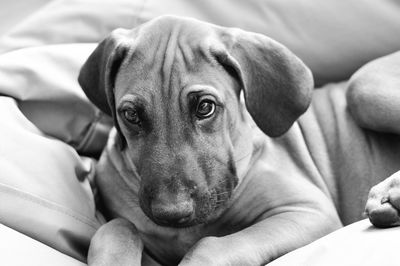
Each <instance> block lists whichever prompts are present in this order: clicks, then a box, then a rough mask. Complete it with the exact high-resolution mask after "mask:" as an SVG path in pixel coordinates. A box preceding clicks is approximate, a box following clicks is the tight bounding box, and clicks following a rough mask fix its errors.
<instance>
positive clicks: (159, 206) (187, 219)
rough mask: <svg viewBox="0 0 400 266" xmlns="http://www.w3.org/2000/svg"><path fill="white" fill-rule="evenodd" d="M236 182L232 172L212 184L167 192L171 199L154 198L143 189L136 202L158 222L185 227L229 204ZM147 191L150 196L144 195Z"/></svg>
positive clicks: (214, 215) (211, 218) (205, 219)
mask: <svg viewBox="0 0 400 266" xmlns="http://www.w3.org/2000/svg"><path fill="white" fill-rule="evenodd" d="M237 184H238V178H237V177H236V175H235V176H229V177H227V178H225V179H223V180H220V182H218V183H217V184H216V185H214V186H213V187H212V188H204V187H199V188H196V189H195V190H183V191H184V192H182V191H181V192H179V195H175V194H173V195H169V198H170V199H171V198H172V199H174V200H169V201H165V200H164V201H161V202H160V200H155V198H157V195H154V192H150V191H148V190H146V189H143V193H140V195H141V196H140V206H141V208H142V210H143V212H144V213H145V214H146V215H147V216H148V217H149V218H150V219H151V220H152V221H153V222H154V223H156V224H157V225H160V226H165V227H174V228H185V227H191V226H195V225H198V224H205V223H210V222H212V221H214V220H215V219H217V218H218V217H219V216H220V215H221V213H222V212H223V211H224V210H225V209H226V207H227V206H228V205H229V204H228V203H229V201H230V199H231V196H232V194H233V191H234V189H235V187H236V186H237ZM172 193H174V192H172ZM175 193H176V191H175ZM182 193H185V194H182ZM149 195H151V197H148V196H149Z"/></svg>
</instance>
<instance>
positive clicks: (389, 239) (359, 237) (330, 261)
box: [268, 220, 400, 266]
mask: <svg viewBox="0 0 400 266" xmlns="http://www.w3.org/2000/svg"><path fill="white" fill-rule="evenodd" d="M399 237H400V227H393V228H387V229H379V228H375V227H373V226H372V225H371V223H370V222H369V221H368V220H362V221H359V222H356V223H354V224H351V225H348V226H346V227H343V228H342V229H340V230H337V231H335V232H333V233H331V234H329V235H327V236H325V237H322V238H320V239H318V240H316V241H314V242H313V243H311V244H309V245H307V246H305V247H303V248H299V249H297V250H295V251H292V252H290V253H288V254H286V255H285V256H283V257H280V258H278V259H277V260H275V261H273V262H271V263H269V264H268V266H287V265H298V266H320V265H324V266H330V265H332V266H336V265H341V266H347V265H348V266H354V265H363V266H376V265H385V266H391V265H392V266H395V265H398V264H399V259H398V239H399Z"/></svg>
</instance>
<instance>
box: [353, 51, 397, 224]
mask: <svg viewBox="0 0 400 266" xmlns="http://www.w3.org/2000/svg"><path fill="white" fill-rule="evenodd" d="M347 101H348V106H349V111H350V112H351V114H352V116H353V117H354V119H355V120H356V121H357V122H358V124H359V125H360V126H361V127H364V128H368V129H372V130H375V131H381V132H387V133H395V134H400V52H397V53H394V54H391V55H389V56H385V57H383V58H380V59H377V60H375V61H373V62H371V63H369V64H367V65H365V66H364V67H363V68H361V69H360V70H359V71H357V73H355V74H354V75H353V77H352V78H351V80H350V82H349V87H348V91H347ZM399 160H400V158H399ZM365 211H366V213H367V215H368V217H369V219H370V220H371V222H372V223H373V224H374V225H375V226H378V227H389V226H397V225H400V216H399V211H400V171H399V172H397V173H395V174H394V175H392V176H390V177H389V178H387V179H386V180H384V181H382V182H381V183H379V184H378V185H376V186H374V187H373V188H372V189H371V191H370V193H369V195H368V201H367V204H366V207H365Z"/></svg>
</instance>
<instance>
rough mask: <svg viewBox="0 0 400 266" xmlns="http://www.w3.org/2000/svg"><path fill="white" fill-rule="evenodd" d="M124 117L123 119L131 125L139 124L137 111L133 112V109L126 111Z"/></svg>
mask: <svg viewBox="0 0 400 266" xmlns="http://www.w3.org/2000/svg"><path fill="white" fill-rule="evenodd" d="M123 114H124V117H125V119H126V120H127V121H128V122H130V123H132V124H139V123H140V119H139V114H138V113H137V111H135V110H133V109H126V110H125V111H124V112H123Z"/></svg>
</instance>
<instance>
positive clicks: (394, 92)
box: [347, 51, 400, 134]
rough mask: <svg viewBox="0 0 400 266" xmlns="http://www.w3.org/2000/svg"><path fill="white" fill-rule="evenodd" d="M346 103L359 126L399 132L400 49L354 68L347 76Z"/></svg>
mask: <svg viewBox="0 0 400 266" xmlns="http://www.w3.org/2000/svg"><path fill="white" fill-rule="evenodd" d="M347 103H348V108H349V111H350V113H351V114H352V116H353V117H354V119H355V120H356V122H357V123H358V124H359V125H360V126H361V127H363V128H367V129H372V130H375V131H380V132H388V133H396V134H400V51H399V52H397V53H394V54H391V55H388V56H385V57H382V58H379V59H377V60H375V61H372V62H370V63H368V64H366V65H365V66H364V67H362V68H361V69H360V70H358V71H357V72H356V73H355V74H354V75H353V76H352V78H351V79H350V82H349V87H348V91H347Z"/></svg>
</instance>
